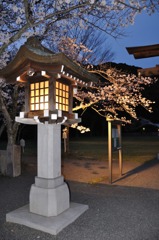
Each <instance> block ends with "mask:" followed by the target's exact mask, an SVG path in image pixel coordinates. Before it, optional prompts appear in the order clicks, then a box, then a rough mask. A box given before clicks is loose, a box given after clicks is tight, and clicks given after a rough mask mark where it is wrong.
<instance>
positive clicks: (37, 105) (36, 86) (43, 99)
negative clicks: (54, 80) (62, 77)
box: [30, 81, 49, 111]
mask: <svg viewBox="0 0 159 240" xmlns="http://www.w3.org/2000/svg"><path fill="white" fill-rule="evenodd" d="M48 101H49V81H43V82H40V83H37V82H36V83H31V84H30V108H31V111H34V110H44V109H48V106H49V102H48Z"/></svg>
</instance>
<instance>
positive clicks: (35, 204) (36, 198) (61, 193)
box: [29, 181, 70, 217]
mask: <svg viewBox="0 0 159 240" xmlns="http://www.w3.org/2000/svg"><path fill="white" fill-rule="evenodd" d="M47 182H48V181H47ZM45 187H46V186H45ZM29 202H30V212H32V213H35V214H39V215H42V216H45V217H51V216H57V215H59V214H60V213H62V212H63V211H65V210H67V209H68V208H69V206H70V197H69V189H68V186H67V184H66V183H64V182H63V183H62V184H61V185H59V186H56V187H54V188H49V187H47V188H43V187H39V186H36V185H35V184H33V185H32V186H31V190H30V201H29Z"/></svg>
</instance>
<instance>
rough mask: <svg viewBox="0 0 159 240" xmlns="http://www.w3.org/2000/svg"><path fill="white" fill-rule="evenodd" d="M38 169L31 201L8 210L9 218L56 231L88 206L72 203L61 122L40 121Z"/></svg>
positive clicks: (51, 231) (55, 232) (42, 229)
mask: <svg viewBox="0 0 159 240" xmlns="http://www.w3.org/2000/svg"><path fill="white" fill-rule="evenodd" d="M37 173H38V174H37V177H35V183H34V184H33V185H32V186H31V190H30V196H29V200H30V201H29V205H27V206H24V207H22V208H19V209H17V210H15V211H12V212H10V213H8V214H7V215H6V221H8V222H14V223H18V224H22V225H25V226H28V227H31V228H35V229H38V230H41V231H44V232H47V233H50V234H53V235H56V234H57V233H58V232H60V231H61V230H62V229H63V228H64V227H66V226H68V225H69V224H70V223H72V222H73V221H75V220H76V219H77V218H78V217H79V216H80V215H81V214H82V213H84V212H85V211H86V210H87V209H88V206H87V205H83V204H77V203H70V195H69V189H68V186H67V184H66V183H65V182H64V179H63V176H62V175H61V125H60V124H47V123H45V124H38V171H37Z"/></svg>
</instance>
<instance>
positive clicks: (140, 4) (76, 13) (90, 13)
mask: <svg viewBox="0 0 159 240" xmlns="http://www.w3.org/2000/svg"><path fill="white" fill-rule="evenodd" d="M0 10H1V16H0V23H1V31H0V58H1V61H0V62H1V66H0V68H3V67H4V66H5V65H6V64H7V62H8V61H9V60H10V58H11V57H12V56H11V53H12V50H13V49H14V54H15V53H16V50H18V49H19V46H20V45H21V44H23V43H24V41H26V39H27V38H28V37H30V36H32V35H39V36H41V37H42V38H43V39H45V44H46V45H48V46H50V43H52V41H53V40H54V42H55V43H57V42H58V40H59V38H61V37H62V36H64V35H65V33H67V32H68V29H70V28H71V29H72V31H73V29H75V28H76V27H77V26H80V27H81V28H84V29H85V30H87V29H88V28H89V27H90V26H91V27H92V28H94V29H98V30H101V31H103V32H105V33H106V34H109V35H111V36H113V37H118V36H121V35H122V33H123V31H122V30H123V28H124V27H125V26H127V25H129V24H133V22H134V19H135V16H136V14H138V13H140V12H142V11H143V10H145V11H147V12H148V13H149V14H152V13H153V12H155V11H158V10H159V1H158V0H142V1H138V0H99V1H97V0H75V1H71V0H53V1H51V0H13V1H10V0H2V1H1V5H0Z"/></svg>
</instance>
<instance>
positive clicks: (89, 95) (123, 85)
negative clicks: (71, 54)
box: [74, 64, 157, 123]
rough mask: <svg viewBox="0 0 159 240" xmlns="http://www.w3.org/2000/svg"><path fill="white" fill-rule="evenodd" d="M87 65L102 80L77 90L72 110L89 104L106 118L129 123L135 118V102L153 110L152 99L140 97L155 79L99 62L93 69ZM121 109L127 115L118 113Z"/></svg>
mask: <svg viewBox="0 0 159 240" xmlns="http://www.w3.org/2000/svg"><path fill="white" fill-rule="evenodd" d="M87 68H88V70H89V71H90V72H92V73H94V74H97V75H98V76H99V77H100V79H101V81H99V82H98V83H94V84H93V85H92V87H89V88H87V89H86V88H83V89H80V90H79V91H77V94H76V95H75V96H74V97H75V98H76V99H77V100H78V102H77V103H78V104H77V105H76V106H75V107H74V111H77V110H79V109H83V110H84V111H85V110H86V109H87V108H88V107H91V108H92V109H93V110H95V111H96V112H97V113H98V114H100V115H101V116H103V117H105V118H108V117H109V118H112V119H114V120H119V119H120V120H122V121H123V122H129V123H130V119H131V118H135V119H137V115H136V107H137V106H142V107H143V108H145V109H146V110H147V111H149V112H152V105H153V102H152V101H151V100H149V99H146V98H145V97H143V95H142V91H143V90H144V88H145V86H147V85H150V84H153V83H154V82H155V81H157V79H155V78H150V77H142V76H137V75H135V74H132V73H128V72H124V71H123V70H118V69H116V68H110V67H109V68H108V67H107V64H102V65H100V66H98V68H96V69H93V66H90V65H89V66H88V67H87ZM91 68H92V69H91ZM122 112H124V114H125V113H127V114H128V116H129V118H126V117H125V116H123V115H122V116H121V117H119V114H120V113H122Z"/></svg>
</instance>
